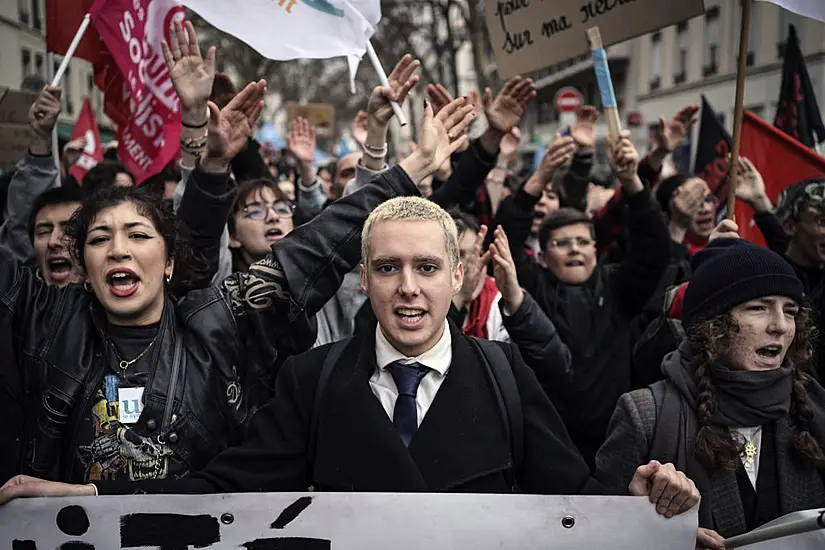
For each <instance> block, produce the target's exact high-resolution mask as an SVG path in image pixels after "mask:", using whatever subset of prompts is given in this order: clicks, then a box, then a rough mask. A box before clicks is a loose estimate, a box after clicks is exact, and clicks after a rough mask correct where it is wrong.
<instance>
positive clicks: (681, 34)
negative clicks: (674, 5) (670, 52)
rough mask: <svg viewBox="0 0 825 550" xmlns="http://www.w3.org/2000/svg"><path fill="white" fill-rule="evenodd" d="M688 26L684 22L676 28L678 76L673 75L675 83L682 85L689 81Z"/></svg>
mask: <svg viewBox="0 0 825 550" xmlns="http://www.w3.org/2000/svg"><path fill="white" fill-rule="evenodd" d="M689 46H690V42H689V40H688V24H687V21H683V22H682V23H679V24H678V25H677V26H676V63H675V64H674V66H675V67H676V74H674V75H673V83H674V84H681V83H682V82H684V81H685V80H687V57H688V47H689Z"/></svg>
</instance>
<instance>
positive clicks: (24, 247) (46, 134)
mask: <svg viewBox="0 0 825 550" xmlns="http://www.w3.org/2000/svg"><path fill="white" fill-rule="evenodd" d="M60 94H61V90H60V88H54V87H51V86H46V87H45V88H43V91H42V92H40V95H39V96H38V97H37V99H36V100H35V102H34V103H33V104H32V106H31V108H30V109H29V125H30V126H31V136H32V138H31V143H30V145H29V150H28V152H27V153H26V156H25V157H23V159H22V160H21V161H20V162H19V163H18V164H17V168H16V169H15V173H14V176H12V180H11V183H10V184H9V189H8V192H7V193H8V202H7V206H6V208H7V210H8V213H7V216H6V221H5V222H3V225H2V226H0V246H5V247H6V248H7V249H8V250H9V251H10V252H11V253H12V255H13V256H14V257H15V259H17V260H19V261H21V262H23V263H29V262H31V261H32V260H33V259H34V247H33V245H32V239H31V233H30V230H29V223H30V221H31V216H32V207H33V205H34V201H35V199H37V197H39V196H40V195H42V194H43V193H44V192H46V191H48V190H49V189H51V188H52V187H55V186H56V185H57V166H56V165H55V162H54V151H52V131H53V130H54V127H55V125H56V124H57V118H58V116H60V111H61V106H60Z"/></svg>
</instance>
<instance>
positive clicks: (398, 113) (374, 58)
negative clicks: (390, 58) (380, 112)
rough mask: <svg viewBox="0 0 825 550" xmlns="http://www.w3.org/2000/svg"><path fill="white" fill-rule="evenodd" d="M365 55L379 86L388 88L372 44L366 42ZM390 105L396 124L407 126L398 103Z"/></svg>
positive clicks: (387, 81)
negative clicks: (379, 81)
mask: <svg viewBox="0 0 825 550" xmlns="http://www.w3.org/2000/svg"><path fill="white" fill-rule="evenodd" d="M367 55H369V58H370V62H371V63H372V67H373V68H374V69H375V72H377V73H378V78H379V79H380V80H381V85H382V86H385V87H387V88H389V86H390V81H389V79H388V78H387V73H386V71H384V67H382V66H381V60H380V59H378V54H376V53H375V48H373V47H372V42H370V41H369V40H367ZM390 105H392V112H393V113H395V118H397V119H398V123H399V124H401V126H406V125H407V117H405V116H404V111H402V110H401V105H399V104H398V102H396V101H393V102H391V103H390Z"/></svg>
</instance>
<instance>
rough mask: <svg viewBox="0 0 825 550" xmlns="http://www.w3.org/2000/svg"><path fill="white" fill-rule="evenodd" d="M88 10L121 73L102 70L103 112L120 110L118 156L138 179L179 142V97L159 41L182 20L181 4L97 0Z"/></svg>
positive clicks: (164, 161) (160, 163)
mask: <svg viewBox="0 0 825 550" xmlns="http://www.w3.org/2000/svg"><path fill="white" fill-rule="evenodd" d="M91 14H92V18H93V19H94V22H95V25H96V26H97V29H98V32H100V36H101V38H102V39H103V42H104V43H105V44H106V48H107V49H108V50H109V53H110V54H111V56H112V58H113V59H114V62H115V64H116V65H117V67H118V69H120V71H119V72H120V77H118V75H117V74H115V73H114V72H111V71H108V72H107V74H106V75H104V78H105V80H106V82H105V85H106V91H107V100H106V101H107V108H106V112H107V114H110V115H111V114H119V115H121V116H120V118H121V122H122V123H119V124H118V142H119V144H118V156H119V157H120V160H121V161H122V162H123V164H124V165H125V166H126V168H127V169H128V170H129V171H130V172H131V173H132V174H133V175H134V176H135V181H136V182H137V183H138V184H140V183H142V182H143V181H144V180H146V178H148V177H150V176H153V175H155V174H157V173H158V172H160V171H161V170H162V169H163V167H164V166H166V164H167V163H168V162H169V161H170V160H172V158H174V156H175V154H176V153H177V151H178V149H179V147H180V145H179V140H180V134H181V114H180V101H179V99H178V96H177V93H175V89H174V87H173V86H172V80H171V79H170V77H169V71H168V70H167V69H166V62H165V61H164V59H163V53H162V52H161V48H160V43H161V41H162V40H163V39H165V38H166V39H168V29H169V26H170V25H171V23H172V22H173V21H175V20H183V17H184V9H183V7H182V6H181V5H180V4H178V3H177V2H176V1H175V0H96V1H95V3H94V5H92V9H91ZM119 78H120V81H119V80H118V79H119ZM112 94H114V95H113V96H112ZM115 110H118V111H119V112H114V111H115Z"/></svg>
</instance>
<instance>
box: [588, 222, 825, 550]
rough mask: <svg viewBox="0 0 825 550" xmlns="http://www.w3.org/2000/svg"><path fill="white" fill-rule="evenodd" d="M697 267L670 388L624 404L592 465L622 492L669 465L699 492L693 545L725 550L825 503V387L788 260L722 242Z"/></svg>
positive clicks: (668, 361) (638, 394) (628, 397)
mask: <svg viewBox="0 0 825 550" xmlns="http://www.w3.org/2000/svg"><path fill="white" fill-rule="evenodd" d="M697 264H698V267H697V268H696V269H695V271H694V274H693V276H692V278H691V280H690V282H689V284H688V287H687V290H686V292H685V297H684V304H683V310H682V319H683V322H684V325H685V329H686V334H687V338H686V340H685V341H684V342H683V343H682V344H681V346H680V347H679V349H678V350H677V351H675V352H673V353H671V354H670V355H668V356H667V357H666V358H665V360H664V362H663V363H662V371H663V373H664V375H665V380H664V381H662V382H658V383H656V384H654V385H652V386H650V387H649V388H645V389H641V390H637V391H633V392H630V393H627V394H625V395H623V396H622V397H621V399H620V400H619V403H618V405H617V407H616V411H615V413H614V415H613V419H612V421H611V423H610V428H609V430H608V437H607V441H606V442H605V444H604V445H603V446H602V448H601V449H600V450H599V453H598V456H597V458H596V465H597V469H598V471H599V472H600V474H601V475H602V476H604V478H605V479H606V480H609V483H616V484H620V483H622V482H623V480H626V479H629V476H632V474H633V468H632V464H638V463H641V462H644V461H645V460H660V461H662V462H672V463H674V464H675V465H676V468H677V469H679V470H681V471H684V472H685V473H686V474H687V475H688V477H690V478H691V479H692V480H693V481H694V482H695V483H696V485H697V486H698V488H699V491H700V492H701V494H702V502H701V507H700V511H699V526H700V530H699V537H698V539H697V548H724V543H723V537H725V538H727V537H731V536H734V535H738V534H741V533H743V532H746V531H749V530H751V529H754V528H756V527H758V526H759V525H762V524H764V523H767V522H769V521H771V520H773V519H776V518H777V517H780V516H782V515H785V514H788V513H791V512H795V511H799V510H806V509H810V508H817V507H822V506H825V453H823V448H825V390H823V388H822V387H821V386H820V385H819V384H818V383H816V382H815V381H814V380H813V379H812V378H811V376H810V375H809V372H810V369H811V365H812V355H813V352H812V350H813V341H814V339H813V332H814V329H813V326H812V323H811V320H810V313H809V310H808V309H807V308H805V307H803V304H804V303H805V295H804V290H803V286H802V283H801V282H800V281H799V279H798V278H797V277H796V275H795V274H794V271H793V269H792V268H791V266H790V265H789V264H788V263H787V262H785V260H783V259H782V258H781V257H780V256H778V255H777V254H775V253H773V252H771V251H769V250H767V249H765V248H761V247H758V246H756V245H753V244H750V243H747V242H745V241H741V240H739V239H728V238H723V239H718V240H716V241H714V242H712V243H711V244H710V245H709V246H708V247H707V248H706V249H705V250H703V251H701V252H699V253H698V254H697V255H696V256H695V258H694V265H697ZM624 483H625V484H626V483H627V482H626V481H624Z"/></svg>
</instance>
